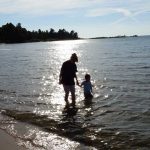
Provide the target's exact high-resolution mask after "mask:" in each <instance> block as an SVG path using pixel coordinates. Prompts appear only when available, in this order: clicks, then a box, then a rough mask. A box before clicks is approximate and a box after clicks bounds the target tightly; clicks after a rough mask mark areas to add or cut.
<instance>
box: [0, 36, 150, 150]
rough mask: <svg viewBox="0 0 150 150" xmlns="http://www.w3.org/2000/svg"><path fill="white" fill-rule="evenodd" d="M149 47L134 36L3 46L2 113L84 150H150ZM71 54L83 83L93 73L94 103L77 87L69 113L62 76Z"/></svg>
mask: <svg viewBox="0 0 150 150" xmlns="http://www.w3.org/2000/svg"><path fill="white" fill-rule="evenodd" d="M149 43H150V37H134V38H119V39H100V40H76V41H57V42H37V43H23V44H1V45H0V110H1V113H2V114H5V115H7V116H9V117H12V118H15V120H19V121H22V122H25V123H26V122H27V123H29V124H34V125H36V126H39V127H40V128H41V130H44V131H45V132H48V133H55V134H57V135H59V136H63V137H66V138H68V139H70V140H72V141H77V142H79V143H83V144H84V145H85V147H86V146H92V147H95V148H97V149H144V150H145V149H149V148H150V109H149V106H150V61H149V58H150V45H149ZM73 52H76V53H77V54H78V55H79V63H78V64H77V66H78V78H79V81H80V82H81V81H82V80H83V78H84V74H85V73H87V72H88V73H90V74H91V77H92V82H93V84H94V89H93V90H94V98H93V100H92V102H91V103H89V104H85V103H84V98H83V91H82V89H81V88H79V87H76V95H77V105H76V108H75V109H72V108H70V109H67V110H66V109H65V103H64V100H63V96H64V92H63V89H62V86H61V85H59V84H58V76H59V70H60V67H61V64H62V63H63V62H64V61H65V60H67V59H68V58H69V57H70V55H71V54H72V53H73ZM2 121H3V119H1V122H2ZM8 124H9V121H8ZM10 124H11V122H10ZM0 126H1V125H0Z"/></svg>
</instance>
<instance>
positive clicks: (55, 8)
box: [0, 0, 150, 17]
mask: <svg viewBox="0 0 150 150" xmlns="http://www.w3.org/2000/svg"><path fill="white" fill-rule="evenodd" d="M145 7H146V8H147V9H146V10H150V1H149V0H132V1H131V0H0V13H2V14H16V13H17V14H27V15H35V16H38V15H53V14H63V13H66V12H71V11H72V9H74V11H75V10H76V9H78V8H84V9H86V11H87V15H88V16H90V17H95V16H103V15H108V14H112V13H120V14H122V15H123V16H131V15H132V14H133V13H135V12H138V11H141V10H143V9H144V8H145ZM76 11H78V10H76Z"/></svg>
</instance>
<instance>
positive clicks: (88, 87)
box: [81, 74, 93, 99]
mask: <svg viewBox="0 0 150 150" xmlns="http://www.w3.org/2000/svg"><path fill="white" fill-rule="evenodd" d="M82 86H83V89H84V97H85V99H92V98H93V94H92V84H91V76H90V75H89V74H86V75H85V80H84V81H83V82H82V83H81V87H82Z"/></svg>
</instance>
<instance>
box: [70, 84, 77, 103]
mask: <svg viewBox="0 0 150 150" xmlns="http://www.w3.org/2000/svg"><path fill="white" fill-rule="evenodd" d="M70 91H71V98H72V105H73V106H75V104H76V96H75V85H71V86H70Z"/></svg>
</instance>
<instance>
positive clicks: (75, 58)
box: [70, 53, 78, 62]
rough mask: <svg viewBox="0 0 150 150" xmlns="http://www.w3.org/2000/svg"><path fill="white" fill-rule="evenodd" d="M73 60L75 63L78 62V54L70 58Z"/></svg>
mask: <svg viewBox="0 0 150 150" xmlns="http://www.w3.org/2000/svg"><path fill="white" fill-rule="evenodd" d="M70 59H71V60H74V61H75V62H78V56H77V54H76V53H73V54H72V55H71V58H70Z"/></svg>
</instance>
